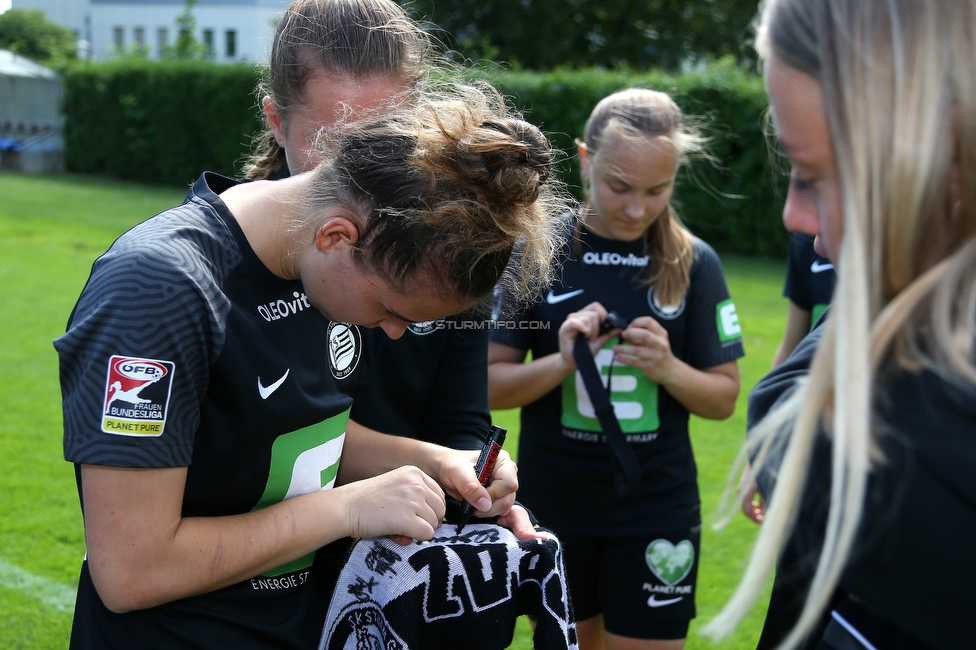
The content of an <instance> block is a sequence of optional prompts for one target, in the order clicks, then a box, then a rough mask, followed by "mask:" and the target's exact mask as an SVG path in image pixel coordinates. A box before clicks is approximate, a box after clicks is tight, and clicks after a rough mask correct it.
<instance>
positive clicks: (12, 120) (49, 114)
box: [0, 50, 64, 173]
mask: <svg viewBox="0 0 976 650" xmlns="http://www.w3.org/2000/svg"><path fill="white" fill-rule="evenodd" d="M60 104H61V81H60V79H59V78H58V75H57V73H55V72H54V70H51V69H49V68H46V67H44V66H42V65H40V64H38V63H35V62H34V61H31V60H30V59H26V58H24V57H22V56H19V55H18V54H16V53H14V52H9V51H7V50H0V169H14V170H19V171H24V172H29V173H43V172H57V171H63V169H64V162H63V161H64V157H63V155H62V151H63V150H64V142H63V140H62V139H61V116H60V115H59V113H58V111H59V108H60Z"/></svg>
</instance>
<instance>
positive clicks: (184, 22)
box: [163, 0, 213, 60]
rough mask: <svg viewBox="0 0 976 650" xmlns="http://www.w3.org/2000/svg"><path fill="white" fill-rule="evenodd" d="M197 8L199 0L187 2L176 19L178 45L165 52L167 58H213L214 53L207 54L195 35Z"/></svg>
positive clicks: (186, 0)
mask: <svg viewBox="0 0 976 650" xmlns="http://www.w3.org/2000/svg"><path fill="white" fill-rule="evenodd" d="M196 6H197V0H185V2H184V4H183V11H181V12H180V15H178V16H177V17H176V43H175V44H174V45H173V46H172V47H169V48H166V51H165V52H163V56H164V57H165V58H170V59H180V60H188V59H195V60H201V59H209V58H212V54H213V53H212V52H207V50H206V48H205V47H204V46H203V44H202V43H200V41H198V40H197V38H196V36H194V35H193V32H194V31H196V28H197V18H196V16H194V15H193V10H194V8H196Z"/></svg>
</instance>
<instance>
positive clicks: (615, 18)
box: [400, 0, 757, 70]
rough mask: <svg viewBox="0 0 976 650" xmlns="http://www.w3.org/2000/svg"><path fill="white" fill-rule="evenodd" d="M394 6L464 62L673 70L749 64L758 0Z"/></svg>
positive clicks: (479, 1)
mask: <svg viewBox="0 0 976 650" xmlns="http://www.w3.org/2000/svg"><path fill="white" fill-rule="evenodd" d="M400 1H401V2H402V4H404V5H405V6H406V7H407V8H408V9H410V10H412V11H413V12H415V14H416V15H417V16H418V17H420V18H422V19H425V20H429V21H431V22H432V23H434V24H435V25H438V27H439V28H440V29H442V30H444V32H445V33H442V34H438V35H439V36H440V37H441V38H442V40H445V41H446V44H447V45H448V46H449V47H451V48H452V49H456V50H457V51H459V52H460V53H461V54H462V55H463V56H465V57H467V58H472V59H491V60H495V61H505V62H508V63H511V64H513V65H515V66H517V67H523V68H527V69H534V70H546V69H552V68H557V67H560V66H570V67H586V66H594V65H596V66H603V67H607V68H625V67H631V68H649V67H655V68H662V69H666V70H677V69H679V68H680V67H681V66H683V65H687V64H688V63H696V62H698V61H703V60H707V59H717V58H719V57H722V56H725V55H732V56H734V57H735V58H736V59H737V60H739V61H743V62H747V63H748V62H751V61H752V60H753V58H754V57H753V55H752V53H751V51H750V49H749V48H748V47H747V43H748V39H749V37H750V31H749V26H750V24H751V22H752V19H753V17H754V15H755V13H756V6H757V5H756V0H639V1H637V2H635V0H600V1H599V2H594V1H593V0H492V1H491V2H485V1H484V0H400ZM452 35H453V36H452Z"/></svg>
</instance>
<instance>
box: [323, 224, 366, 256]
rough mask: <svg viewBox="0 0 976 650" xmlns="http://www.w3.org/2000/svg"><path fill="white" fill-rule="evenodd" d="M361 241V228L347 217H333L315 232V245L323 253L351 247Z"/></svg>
mask: <svg viewBox="0 0 976 650" xmlns="http://www.w3.org/2000/svg"><path fill="white" fill-rule="evenodd" d="M358 241H359V228H358V227H357V226H356V224H355V223H353V222H352V220H350V219H348V218H346V217H341V216H337V217H332V218H331V219H329V220H327V221H326V222H325V223H323V224H322V225H321V226H320V227H319V229H318V232H316V233H315V247H316V248H317V249H319V251H321V252H323V253H329V252H333V251H338V250H341V249H343V248H349V247H351V246H353V245H355V244H356V242H358Z"/></svg>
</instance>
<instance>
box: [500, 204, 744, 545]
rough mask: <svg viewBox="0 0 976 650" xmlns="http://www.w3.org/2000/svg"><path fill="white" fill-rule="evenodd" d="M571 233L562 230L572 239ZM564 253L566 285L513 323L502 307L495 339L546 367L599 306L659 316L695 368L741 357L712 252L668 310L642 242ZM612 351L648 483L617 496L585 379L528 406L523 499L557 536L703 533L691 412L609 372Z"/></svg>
mask: <svg viewBox="0 0 976 650" xmlns="http://www.w3.org/2000/svg"><path fill="white" fill-rule="evenodd" d="M573 222H574V220H573V219H571V218H568V217H567V218H566V219H565V225H566V228H567V230H568V231H570V232H571V233H572V230H573V228H574V226H573V225H572V224H573ZM563 254H564V256H565V257H564V262H563V265H562V269H561V271H560V277H559V278H558V279H557V280H556V281H555V282H554V283H553V285H552V286H551V288H550V290H549V291H548V294H547V295H546V296H545V297H544V299H543V300H541V301H539V302H538V303H536V304H535V305H533V306H532V307H530V308H529V309H527V310H525V311H523V312H522V313H521V314H519V315H518V316H517V317H516V318H514V319H513V320H505V317H504V315H505V312H506V310H505V309H504V308H503V309H502V310H501V312H500V313H501V314H502V317H501V319H500V320H499V321H498V322H497V323H496V324H495V328H494V329H493V330H492V333H491V338H492V340H494V341H497V342H499V343H503V344H505V345H508V346H511V347H513V348H516V349H519V350H531V352H532V355H533V358H537V359H538V358H541V357H544V356H546V355H549V354H552V353H555V352H558V350H559V341H558V331H559V326H560V325H561V324H562V323H563V321H564V320H565V319H566V316H567V315H568V314H570V313H571V312H575V311H579V310H580V309H582V308H583V307H585V306H586V305H588V304H589V303H591V302H593V301H599V302H600V303H601V304H602V305H603V306H604V307H606V308H607V309H608V310H611V311H615V312H617V313H618V314H619V315H620V316H622V317H623V318H625V319H626V320H627V321H628V322H629V321H631V320H633V319H635V318H637V317H639V316H651V317H653V318H654V319H655V320H657V321H658V322H659V323H660V324H661V325H662V326H663V327H664V328H665V329H666V330H667V332H668V336H669V339H670V343H671V349H672V352H673V353H674V354H675V356H676V357H678V358H679V359H681V360H682V361H684V362H686V363H688V364H689V365H691V366H692V367H694V368H698V369H705V368H710V367H713V366H717V365H720V364H723V363H726V362H728V361H733V360H735V359H737V358H738V357H741V356H742V355H743V350H742V335H741V328H740V326H739V323H738V318H737V316H736V312H735V305H734V304H733V303H732V300H731V299H730V297H729V292H728V289H727V287H726V284H725V277H724V274H723V272H722V267H721V264H720V262H719V259H718V256H717V255H716V254H715V252H714V251H713V250H712V248H711V247H710V246H708V245H707V244H705V243H704V242H702V241H700V240H697V239H696V240H695V241H694V256H695V258H694V263H693V264H692V267H691V274H690V279H691V281H690V284H689V287H688V290H687V292H686V294H685V296H684V297H683V298H682V299H681V301H680V303H679V304H676V305H662V304H660V302H659V301H658V300H657V299H656V298H655V295H654V287H653V286H650V287H649V286H647V285H646V284H644V283H643V279H644V278H645V277H646V274H647V264H648V262H649V257H648V256H647V255H646V254H645V253H644V250H643V243H642V242H641V241H636V242H621V241H615V240H610V239H604V238H602V237H599V236H597V235H595V234H593V233H592V232H590V231H588V230H586V229H585V228H580V229H579V231H578V235H571V236H570V237H568V239H567V243H566V244H565V246H564V249H563ZM614 343H616V340H611V341H610V342H608V343H607V345H606V346H605V347H604V349H602V350H600V351H599V352H598V353H597V355H596V365H597V368H598V370H599V372H600V373H601V375H603V376H605V377H607V376H608V377H609V378H610V379H609V384H610V398H611V402H612V403H613V406H614V412H615V414H616V416H617V419H618V420H619V422H620V427H621V429H622V431H623V433H624V435H625V437H626V438H627V441H628V442H629V443H630V445H631V447H632V449H633V450H634V452H635V454H636V455H637V457H638V459H639V461H640V465H641V468H642V469H643V479H642V481H641V483H640V484H639V485H638V486H636V487H635V488H632V489H631V490H630V491H629V492H628V494H627V496H626V497H625V498H623V499H619V498H618V497H617V496H616V494H615V489H614V482H613V472H614V466H613V462H612V460H611V457H610V455H609V453H608V449H607V446H606V443H605V441H604V437H603V434H602V433H601V431H602V429H601V426H600V423H599V421H598V419H597V417H596V414H595V413H594V410H593V406H592V404H591V402H590V400H589V397H588V395H587V392H586V388H585V386H584V385H583V381H582V379H581V377H580V374H579V372H577V373H575V374H574V375H571V376H570V377H568V378H567V379H566V380H564V381H563V383H562V385H560V386H558V387H557V388H555V389H554V390H552V391H550V392H549V393H548V394H546V395H545V396H544V397H542V398H541V399H539V400H537V401H536V402H534V403H532V404H528V405H526V406H523V407H522V414H521V435H520V438H519V456H518V460H519V500H520V501H521V502H523V503H525V504H526V505H527V506H529V507H530V508H532V510H533V512H534V513H535V515H536V516H537V517H538V518H539V521H540V522H541V523H542V524H543V525H546V526H550V527H552V528H553V529H554V530H556V531H557V532H559V533H560V534H582V535H592V534H606V535H610V534H626V535H629V534H639V533H643V532H646V531H648V530H659V531H660V530H666V529H672V528H680V527H684V526H693V525H697V524H698V523H700V513H699V511H700V502H699V497H698V486H697V469H696V467H695V461H694V457H693V455H692V449H691V442H690V439H689V437H688V411H687V410H686V409H685V408H684V407H683V406H681V404H679V403H678V402H677V401H676V400H675V399H674V398H672V397H671V396H670V395H669V394H668V392H667V390H665V389H663V388H662V387H661V386H659V385H658V384H656V383H655V382H652V381H650V380H649V379H647V378H646V377H645V376H644V374H643V373H642V372H641V371H640V370H637V369H635V368H630V367H627V366H624V365H621V364H615V363H612V359H613V352H612V350H610V347H611V346H612V345H613V344H614ZM611 366H612V368H611ZM553 495H563V496H560V497H558V498H552V497H553ZM570 495H571V496H570Z"/></svg>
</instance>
